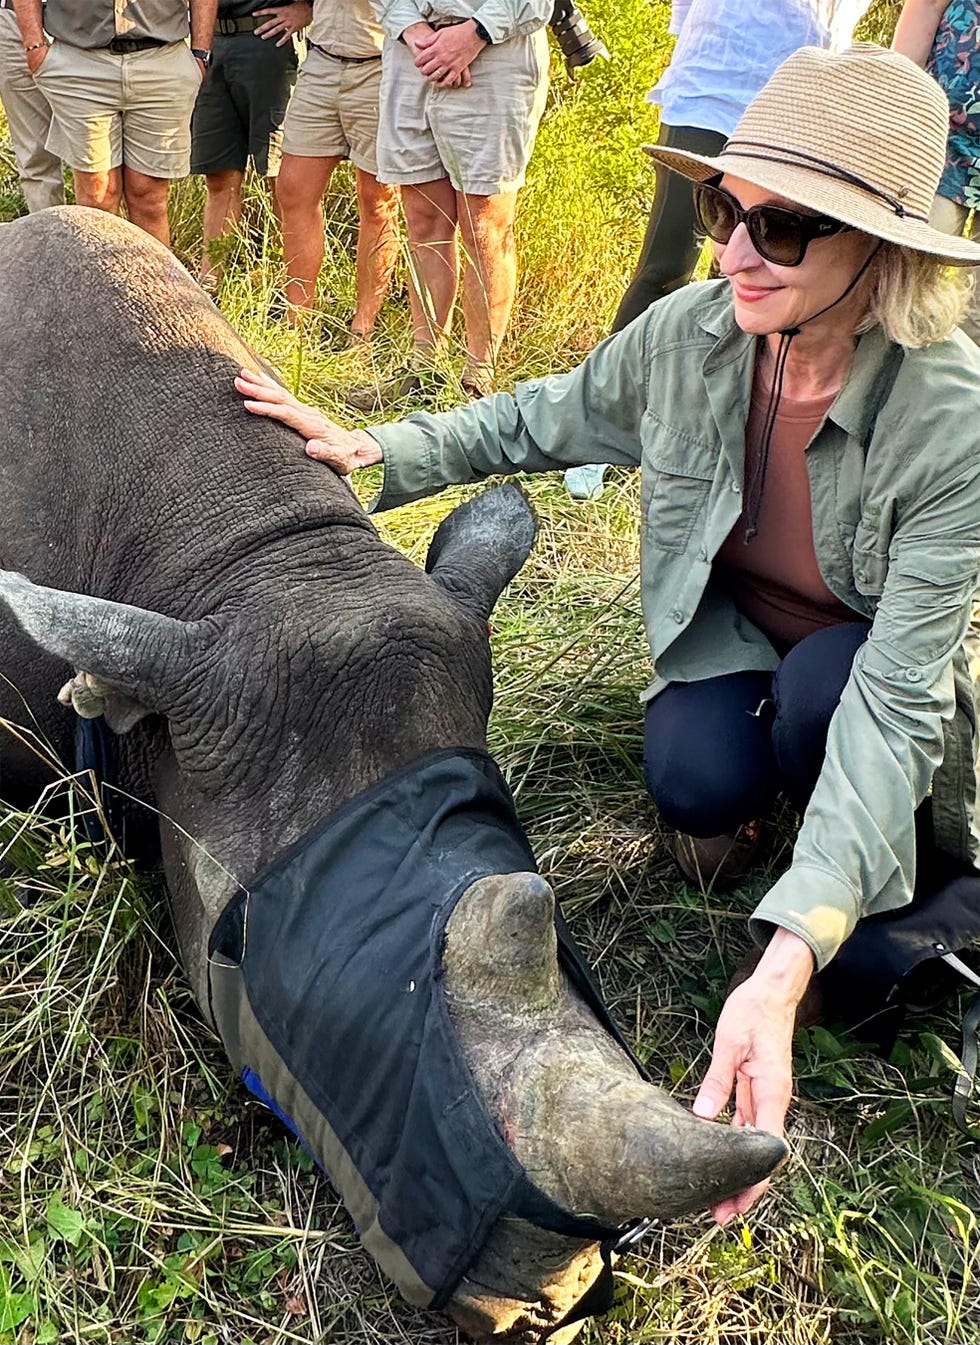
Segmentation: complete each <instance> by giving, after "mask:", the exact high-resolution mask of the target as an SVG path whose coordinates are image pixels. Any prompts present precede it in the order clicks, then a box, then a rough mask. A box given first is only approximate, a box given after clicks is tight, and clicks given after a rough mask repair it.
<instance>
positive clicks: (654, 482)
mask: <svg viewBox="0 0 980 1345" xmlns="http://www.w3.org/2000/svg"><path fill="white" fill-rule="evenodd" d="M711 481H712V478H711V477H710V476H692V475H691V474H690V473H686V472H685V473H683V474H682V473H680V472H676V471H663V470H660V469H655V468H654V467H653V466H652V464H649V463H644V465H643V485H642V488H641V492H640V501H641V507H642V510H643V536H644V541H645V542H646V543H647V544H648V545H650V546H653V547H656V549H657V550H658V551H670V552H672V553H673V554H675V555H681V554H682V553H683V552H685V551H686V550H687V547H688V543H689V542H690V540H691V536H692V534H693V533H694V530H695V528H696V527H697V525H698V521H699V520H700V518H701V516H702V514H703V513H704V510H705V506H706V504H707V502H708V494H709V492H710V490H711Z"/></svg>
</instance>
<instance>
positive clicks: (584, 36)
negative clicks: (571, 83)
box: [548, 0, 609, 75]
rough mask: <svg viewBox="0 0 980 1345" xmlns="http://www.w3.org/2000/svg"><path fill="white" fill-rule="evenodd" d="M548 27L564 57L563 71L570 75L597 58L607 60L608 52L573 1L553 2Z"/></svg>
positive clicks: (557, 0) (556, 0)
mask: <svg viewBox="0 0 980 1345" xmlns="http://www.w3.org/2000/svg"><path fill="white" fill-rule="evenodd" d="M548 27H549V28H550V29H551V31H552V32H553V33H554V35H555V37H556V38H557V39H558V45H559V46H560V47H561V50H562V55H563V56H564V57H565V69H566V70H567V71H568V73H569V74H570V75H573V74H574V73H575V71H576V70H578V69H580V68H581V67H582V66H583V65H588V64H589V63H590V62H591V61H594V60H595V59H596V57H597V56H601V57H602V58H603V59H604V60H606V61H608V60H609V52H608V51H607V50H606V48H605V47H604V46H603V44H602V43H601V42H600V41H599V39H598V38H597V37H596V35H595V33H593V31H592V29H591V28H590V27H589V25H588V23H587V22H586V19H585V15H584V14H583V13H582V11H581V10H580V9H579V7H578V6H577V5H576V4H575V3H574V0H555V8H554V10H553V11H552V14H551V18H550V19H549V21H548Z"/></svg>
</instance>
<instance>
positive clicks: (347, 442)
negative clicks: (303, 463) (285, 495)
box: [235, 369, 382, 476]
mask: <svg viewBox="0 0 980 1345" xmlns="http://www.w3.org/2000/svg"><path fill="white" fill-rule="evenodd" d="M235 387H236V388H237V389H238V391H239V392H240V393H241V394H242V396H243V397H244V398H245V407H246V410H248V411H251V413H252V415H253V416H269V417H271V418H272V419H273V420H280V421H282V423H283V424H284V425H288V426H289V428H290V429H292V430H296V432H297V433H298V434H301V435H302V436H303V438H304V439H305V440H306V441H307V442H306V452H307V454H308V455H309V456H310V457H311V458H316V460H317V461H318V462H325V463H326V464H327V465H328V466H329V467H332V468H333V469H334V471H335V472H338V473H339V474H340V475H341V476H347V475H348V473H350V472H352V471H354V470H355V469H356V468H358V467H371V466H373V465H374V464H375V463H377V462H381V460H382V453H381V445H380V444H379V443H378V442H377V440H376V439H372V438H371V436H370V435H369V434H366V433H365V432H364V431H363V430H345V429H344V428H343V427H342V426H341V425H337V424H336V423H335V422H334V421H332V420H328V419H327V417H326V416H325V415H324V414H323V412H322V411H318V410H317V409H316V407H315V406H307V404H306V403H305V402H301V401H300V400H299V398H298V397H294V396H293V394H292V393H291V392H287V391H286V389H285V388H284V387H283V386H282V384H281V383H277V382H276V380H275V379H274V378H270V377H269V375H268V374H264V373H261V372H259V371H258V370H255V369H242V370H241V371H240V372H239V374H238V377H237V378H236V379H235Z"/></svg>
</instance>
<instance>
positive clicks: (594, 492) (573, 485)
mask: <svg viewBox="0 0 980 1345" xmlns="http://www.w3.org/2000/svg"><path fill="white" fill-rule="evenodd" d="M605 474H606V464H605V463H604V462H602V463H587V464H586V465H585V466H584V467H568V468H566V471H565V489H566V490H567V491H568V493H569V495H571V497H572V499H573V500H597V499H598V498H599V496H600V495H601V494H602V492H603V490H604V489H605V486H604V485H603V480H602V478H603V477H604V476H605Z"/></svg>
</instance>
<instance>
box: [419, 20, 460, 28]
mask: <svg viewBox="0 0 980 1345" xmlns="http://www.w3.org/2000/svg"><path fill="white" fill-rule="evenodd" d="M425 22H426V23H427V24H428V25H429V27H430V28H436V29H439V28H455V27H456V25H457V23H466V22H467V20H466V19H426V20H425Z"/></svg>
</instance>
